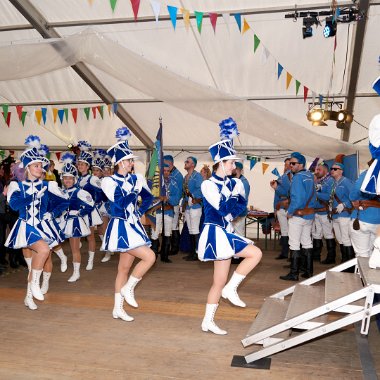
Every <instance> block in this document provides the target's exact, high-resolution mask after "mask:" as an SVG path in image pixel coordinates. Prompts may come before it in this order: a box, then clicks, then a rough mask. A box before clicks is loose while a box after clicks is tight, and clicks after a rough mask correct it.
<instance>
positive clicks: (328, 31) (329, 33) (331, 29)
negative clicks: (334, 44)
mask: <svg viewBox="0 0 380 380" xmlns="http://www.w3.org/2000/svg"><path fill="white" fill-rule="evenodd" d="M335 35H336V21H335V20H334V19H333V18H332V17H328V18H326V25H325V27H324V28H323V36H324V37H325V38H329V37H334V36H335Z"/></svg>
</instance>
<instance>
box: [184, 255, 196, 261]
mask: <svg viewBox="0 0 380 380" xmlns="http://www.w3.org/2000/svg"><path fill="white" fill-rule="evenodd" d="M185 260H186V261H198V255H189V256H187V257H186V258H185Z"/></svg>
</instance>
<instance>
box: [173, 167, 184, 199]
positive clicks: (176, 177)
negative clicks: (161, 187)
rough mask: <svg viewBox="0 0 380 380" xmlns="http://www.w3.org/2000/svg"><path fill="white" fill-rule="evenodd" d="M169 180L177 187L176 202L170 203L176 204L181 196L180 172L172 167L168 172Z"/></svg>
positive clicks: (181, 178) (181, 180) (181, 179)
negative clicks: (177, 195)
mask: <svg viewBox="0 0 380 380" xmlns="http://www.w3.org/2000/svg"><path fill="white" fill-rule="evenodd" d="M170 180H171V182H174V183H175V186H176V187H177V188H178V189H179V199H178V203H176V204H174V203H170V204H171V205H172V206H178V205H179V202H180V200H181V198H182V189H183V176H182V174H181V172H180V171H179V170H178V169H177V168H176V167H173V169H172V171H171V172H170Z"/></svg>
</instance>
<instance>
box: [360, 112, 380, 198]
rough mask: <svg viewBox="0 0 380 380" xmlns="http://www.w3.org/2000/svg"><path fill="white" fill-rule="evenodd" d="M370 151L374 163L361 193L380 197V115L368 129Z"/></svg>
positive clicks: (368, 171)
mask: <svg viewBox="0 0 380 380" xmlns="http://www.w3.org/2000/svg"><path fill="white" fill-rule="evenodd" d="M368 139H369V151H370V153H371V156H372V158H373V159H374V161H373V162H372V164H371V166H370V167H369V169H368V170H367V173H366V175H365V177H364V180H363V183H362V186H361V188H360V190H361V191H363V192H364V193H367V194H377V195H380V114H377V115H375V116H374V117H373V119H372V120H371V122H370V124H369V128H368Z"/></svg>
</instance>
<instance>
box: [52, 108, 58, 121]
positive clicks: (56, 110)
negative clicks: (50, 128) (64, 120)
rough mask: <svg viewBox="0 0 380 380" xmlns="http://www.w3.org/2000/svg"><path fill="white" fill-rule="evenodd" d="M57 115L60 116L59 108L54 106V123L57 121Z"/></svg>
mask: <svg viewBox="0 0 380 380" xmlns="http://www.w3.org/2000/svg"><path fill="white" fill-rule="evenodd" d="M57 116H58V108H53V121H54V124H55V122H56V121H57Z"/></svg>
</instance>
